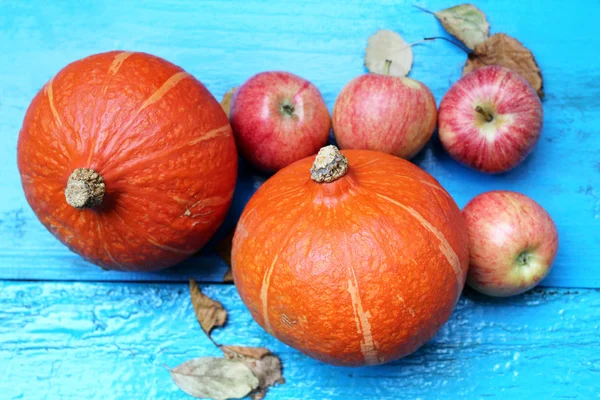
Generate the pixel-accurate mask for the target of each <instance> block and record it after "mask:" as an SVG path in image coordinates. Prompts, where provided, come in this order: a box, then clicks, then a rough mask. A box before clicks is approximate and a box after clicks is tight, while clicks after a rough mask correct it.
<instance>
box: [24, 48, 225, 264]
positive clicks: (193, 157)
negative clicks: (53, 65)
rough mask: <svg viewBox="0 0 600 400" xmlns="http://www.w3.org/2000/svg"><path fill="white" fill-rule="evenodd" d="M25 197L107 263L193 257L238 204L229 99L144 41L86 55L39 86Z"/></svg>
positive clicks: (64, 237) (29, 125)
mask: <svg viewBox="0 0 600 400" xmlns="http://www.w3.org/2000/svg"><path fill="white" fill-rule="evenodd" d="M18 164H19V171H20V172H21V180H22V183H23V189H24V191H25V196H26V197H27V201H28V202H29V204H30V205H31V207H32V208H33V210H34V212H35V213H36V215H37V217H38V218H39V219H40V221H41V222H42V223H43V224H44V226H46V228H48V229H49V230H50V231H51V232H52V233H53V234H54V235H55V236H56V237H57V238H58V239H60V240H61V241H62V242H63V243H64V244H66V245H67V246H68V247H69V248H70V249H71V250H73V251H75V252H77V253H79V254H81V255H82V256H83V257H84V258H86V259H87V260H89V261H92V262H94V263H96V264H98V265H100V266H102V267H104V268H107V269H117V270H155V269H159V268H164V267H168V266H171V265H173V264H175V263H177V262H178V261H180V260H182V259H184V258H186V257H188V256H189V255H191V254H192V253H194V252H195V251H197V250H198V249H199V248H201V247H202V246H203V245H204V243H205V242H206V241H207V240H208V239H209V238H210V237H211V235H212V234H213V233H214V232H215V230H216V229H217V227H218V226H219V224H220V223H221V222H222V221H223V219H224V217H225V214H226V212H227V209H228V207H229V205H230V202H231V198H232V195H233V189H234V186H235V180H236V174H237V153H236V149H235V143H234V139H233V135H232V132H231V128H230V126H229V123H228V121H227V117H226V116H225V113H224V112H223V110H222V109H221V107H220V106H219V103H218V102H217V101H216V100H215V99H214V97H213V96H212V95H211V94H210V93H209V92H208V90H207V89H206V88H205V87H204V86H203V85H202V84H201V83H200V82H199V81H198V80H196V79H195V78H194V77H192V76H191V75H190V74H188V73H186V72H185V71H183V70H182V69H181V68H179V67H177V66H175V65H173V64H171V63H169V62H167V61H165V60H163V59H161V58H158V57H155V56H151V55H149V54H144V53H130V52H109V53H103V54H97V55H93V56H90V57H87V58H84V59H82V60H79V61H76V62H74V63H72V64H70V65H68V66H67V67H65V68H64V69H63V70H62V71H60V72H59V73H58V74H57V75H56V76H55V77H54V78H53V79H51V80H50V81H49V82H48V83H47V84H46V85H45V86H44V87H43V88H42V90H41V91H40V92H39V93H38V94H37V95H36V96H35V98H34V99H33V101H32V103H31V105H30V106H29V109H28V110H27V114H26V116H25V121H24V122H23V128H22V129H21V132H20V135H19V144H18Z"/></svg>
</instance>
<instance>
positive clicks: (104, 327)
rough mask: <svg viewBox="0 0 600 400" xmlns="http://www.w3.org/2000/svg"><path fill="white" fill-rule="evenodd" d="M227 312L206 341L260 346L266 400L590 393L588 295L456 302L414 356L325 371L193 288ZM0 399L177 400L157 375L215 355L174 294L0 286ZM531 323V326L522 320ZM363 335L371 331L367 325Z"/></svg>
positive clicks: (597, 301)
mask: <svg viewBox="0 0 600 400" xmlns="http://www.w3.org/2000/svg"><path fill="white" fill-rule="evenodd" d="M202 291H203V292H204V293H206V294H207V295H209V296H211V297H212V298H214V299H216V300H218V301H220V302H222V303H223V305H224V306H225V308H226V309H227V310H228V312H229V318H228V322H227V325H226V326H225V328H221V329H218V328H217V329H215V330H214V331H213V335H212V336H213V338H214V339H215V340H216V341H217V342H218V343H223V344H228V345H250V346H264V347H267V348H268V349H270V350H272V351H274V352H276V353H277V354H278V355H279V356H280V357H281V359H282V361H283V365H284V375H285V378H286V381H287V383H286V384H284V385H282V386H278V387H275V388H274V389H272V391H270V392H269V394H268V396H267V398H268V399H354V398H377V399H383V400H385V399H390V400H391V399H394V400H395V399H398V398H406V399H415V398H421V399H438V398H466V397H468V398H487V397H493V398H538V399H549V398H582V399H584V398H585V399H590V398H595V397H596V396H598V395H600V385H598V376H599V374H600V335H599V324H600V319H599V316H600V291H598V290H585V289H579V290H574V289H571V290H564V289H544V290H541V289H538V290H535V291H533V292H530V293H528V294H525V295H522V296H519V297H515V298H511V299H504V300H493V299H490V298H487V297H484V296H479V295H476V294H473V293H472V292H468V293H466V295H463V297H462V298H461V300H460V301H459V303H458V306H457V308H456V310H455V312H454V314H453V315H452V317H451V319H450V321H449V322H448V323H447V324H446V325H445V326H444V327H443V328H442V329H441V331H440V332H439V333H438V335H437V336H436V337H435V338H434V339H433V340H432V341H431V342H429V343H428V344H426V345H425V346H424V347H423V348H421V349H420V350H419V351H417V353H415V354H413V355H411V356H409V357H407V358H404V359H403V360H400V361H398V362H395V363H392V364H388V365H383V366H378V367H365V368H344V367H331V366H328V365H326V364H323V363H320V362H318V361H315V360H312V359H310V358H308V357H306V356H304V355H302V354H300V353H298V352H296V351H295V350H293V349H291V348H289V347H288V346H286V345H284V344H282V343H280V342H278V341H277V340H276V339H274V338H273V337H271V336H269V335H268V334H267V333H266V332H265V331H264V330H262V329H261V328H260V327H259V326H258V325H257V324H256V323H255V322H254V321H253V320H252V318H251V316H250V313H248V312H247V310H246V309H245V307H244V306H243V304H242V303H241V301H240V298H239V296H238V294H237V292H236V290H235V288H234V287H233V286H231V285H212V286H203V287H202ZM0 304H1V305H2V306H1V308H0V365H2V366H3V368H2V370H3V374H2V379H0V393H2V395H1V396H0V397H2V398H3V399H7V400H9V399H10V400H12V399H46V398H47V399H55V398H56V399H58V398H60V399H62V400H69V399H82V398H86V399H87V398H90V399H92V398H94V399H96V398H97V399H102V398H104V399H140V398H144V399H146V398H147V399H186V398H188V397H186V395H185V394H184V393H183V392H180V391H179V390H178V389H177V387H176V386H175V385H174V384H173V383H172V381H171V378H170V376H169V373H168V371H167V370H166V369H165V368H164V365H167V366H170V367H174V366H176V365H178V364H180V363H182V362H184V361H186V360H188V359H191V358H194V357H201V356H221V354H220V351H219V350H218V349H217V348H215V347H214V346H213V345H212V344H211V343H210V341H209V340H208V339H207V338H206V336H205V335H204V333H203V332H202V330H201V329H200V326H199V325H198V322H197V321H196V318H195V316H194V311H193V309H192V306H191V304H190V300H189V293H188V288H187V285H185V284H160V285H158V284H148V283H138V284H133V283H129V284H125V283H77V282H71V283H43V284H38V283H10V282H4V283H0ZM533 315H535V318H532V316H533ZM374 329H375V327H374Z"/></svg>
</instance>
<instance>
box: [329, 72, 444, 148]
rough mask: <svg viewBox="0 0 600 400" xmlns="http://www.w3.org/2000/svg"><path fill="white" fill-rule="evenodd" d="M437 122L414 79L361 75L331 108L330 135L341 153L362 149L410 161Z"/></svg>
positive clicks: (433, 108) (429, 96)
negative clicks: (343, 150)
mask: <svg viewBox="0 0 600 400" xmlns="http://www.w3.org/2000/svg"><path fill="white" fill-rule="evenodd" d="M436 118H437V111H436V106H435V99H434V97H433V94H432V93H431V91H430V90H429V89H428V88H427V86H425V85H424V84H422V83H421V82H418V81H416V80H414V79H410V78H406V77H397V76H390V75H384V74H375V73H370V74H365V75H361V76H359V77H357V78H354V79H352V80H351V81H350V82H349V83H348V84H347V85H346V86H345V87H344V88H343V89H342V91H341V92H340V94H339V96H338V98H337V100H336V101H335V106H334V108H333V133H334V136H335V139H336V141H337V143H338V145H339V147H341V148H342V149H367V150H376V151H381V152H384V153H390V154H395V155H397V156H399V157H402V158H406V159H409V158H412V157H413V156H414V155H415V154H417V153H418V152H419V150H421V149H422V148H423V146H425V144H426V143H427V141H428V140H429V138H430V137H431V135H432V134H433V131H434V129H435V123H436Z"/></svg>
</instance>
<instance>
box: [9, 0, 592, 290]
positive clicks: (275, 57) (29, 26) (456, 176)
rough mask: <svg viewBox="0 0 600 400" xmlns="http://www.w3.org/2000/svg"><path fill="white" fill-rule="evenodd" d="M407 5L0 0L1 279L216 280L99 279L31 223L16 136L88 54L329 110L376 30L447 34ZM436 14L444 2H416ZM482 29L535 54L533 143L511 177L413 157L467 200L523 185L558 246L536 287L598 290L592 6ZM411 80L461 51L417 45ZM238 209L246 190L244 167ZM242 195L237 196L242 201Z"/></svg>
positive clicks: (491, 11)
mask: <svg viewBox="0 0 600 400" xmlns="http://www.w3.org/2000/svg"><path fill="white" fill-rule="evenodd" d="M412 3H413V2H412V1H411V0H402V1H394V2H392V1H386V0H380V1H369V2H364V1H358V0H356V1H341V0H338V1H332V2H323V1H320V0H310V1H303V2H301V3H299V2H262V1H258V0H251V1H203V2H194V1H174V0H171V1H147V2H144V3H137V4H136V3H135V2H123V1H118V0H109V1H101V2H93V1H81V2H44V1H29V2H11V1H3V2H2V1H0V48H2V63H0V160H2V161H1V162H0V177H1V179H0V193H2V196H1V197H0V237H1V238H2V239H3V240H2V241H0V278H4V279H69V280H182V279H186V278H187V277H188V276H189V275H195V276H196V277H197V278H198V279H200V280H204V281H219V280H220V278H221V276H222V274H223V272H224V269H225V266H224V265H223V264H222V263H220V262H219V261H218V259H216V258H214V257H201V258H198V259H194V260H191V261H189V262H187V263H185V264H184V265H182V266H181V267H179V268H177V269H175V270H172V271H167V272H164V273H161V274H146V275H139V274H122V273H118V274H117V273H106V272H104V271H101V270H100V269H98V268H96V267H93V266H90V265H88V264H86V263H85V262H83V261H82V260H81V259H80V258H79V257H77V256H75V255H73V254H71V253H70V252H69V251H68V250H67V249H66V248H65V247H64V246H62V245H61V244H60V243H59V242H58V241H56V240H55V239H54V238H53V237H52V236H51V235H50V234H49V233H48V232H46V231H45V229H44V228H43V227H42V226H41V224H39V222H37V220H36V218H35V216H34V215H33V213H32V212H31V210H30V209H29V207H28V205H27V204H26V202H25V199H24V197H23V195H22V193H21V188H20V182H19V177H18V173H17V169H16V163H15V147H16V141H17V134H18V131H19V128H20V124H21V121H22V118H23V116H24V114H25V110H26V108H27V106H28V104H29V101H30V100H31V99H32V98H33V96H34V95H35V93H36V91H37V90H39V88H40V87H41V86H42V85H43V84H44V83H45V82H46V81H47V80H48V79H49V78H50V77H51V76H52V75H54V74H55V73H56V72H57V71H58V70H59V69H60V68H61V67H63V66H64V65H66V64H67V63H69V62H71V61H74V60H75V59H78V58H80V57H84V56H87V55H89V54H91V53H95V52H100V51H106V50H112V49H128V50H139V51H147V52H151V53H155V54H157V55H160V56H163V57H165V58H167V59H169V60H170V61H172V62H175V63H177V64H179V65H181V66H182V67H184V68H186V69H187V70H188V71H189V72H191V73H193V74H194V75H195V76H197V77H198V78H199V79H200V80H202V81H203V82H204V83H205V84H206V85H207V87H208V88H209V89H210V90H211V91H212V93H214V94H215V95H216V96H217V97H220V96H221V95H222V94H223V93H224V92H225V91H226V90H228V89H229V88H230V87H232V86H234V85H239V84H240V83H241V82H243V81H244V80H245V79H247V78H248V77H249V76H251V75H252V74H254V73H257V72H260V71H264V70H272V69H281V70H289V71H292V72H294V73H297V74H299V75H302V76H304V77H306V78H307V79H309V80H311V81H313V82H314V83H315V84H316V85H317V86H318V87H319V88H320V89H321V91H322V92H323V95H324V97H325V99H326V101H327V104H328V106H329V107H330V109H331V107H332V106H333V103H334V101H335V97H336V95H337V93H338V92H339V91H340V89H341V88H342V87H343V85H344V84H345V83H346V82H347V81H348V80H350V79H351V78H353V77H354V76H356V75H358V74H361V73H363V72H364V68H363V65H362V54H363V50H364V46H365V41H366V38H367V37H368V36H369V35H370V34H371V33H373V32H374V31H375V30H376V29H378V28H390V29H394V30H397V31H398V32H400V33H401V34H402V35H403V36H404V37H405V38H406V40H407V41H408V42H416V41H419V40H421V39H422V38H423V37H424V36H436V35H443V34H444V33H443V31H442V29H441V27H440V26H439V24H438V23H437V22H436V21H435V19H434V18H433V17H432V16H431V15H429V14H426V13H423V12H421V11H419V10H417V9H415V8H413V7H412V6H411V5H412ZM419 4H420V5H422V6H425V7H427V8H429V9H432V10H438V9H441V8H444V7H447V6H449V5H452V4H453V3H452V2H445V1H440V0H431V1H427V2H424V3H423V2H420V3H419ZM477 5H478V6H479V7H480V8H482V9H483V10H484V11H485V12H486V13H487V14H488V16H489V20H490V22H491V24H492V32H507V33H510V34H512V35H514V36H516V37H517V38H519V39H520V40H521V41H522V42H523V43H524V44H525V45H526V46H528V47H530V48H531V49H533V51H534V53H535V56H536V58H537V60H538V62H539V64H540V66H541V68H542V70H543V72H544V79H545V92H546V99H545V100H544V108H545V121H544V123H545V125H544V130H543V134H542V135H543V136H542V139H541V141H540V143H539V145H538V147H537V148H536V150H535V152H534V154H533V155H532V156H531V157H530V158H529V159H528V160H527V161H526V162H525V163H524V164H523V165H522V166H521V167H519V168H517V169H516V170H514V171H512V172H510V173H508V174H504V175H502V176H494V177H490V176H485V175H482V174H479V173H476V172H474V171H470V170H467V169H466V168H463V167H461V166H459V165H458V164H457V163H455V162H454V161H452V160H451V159H450V158H449V157H448V156H447V155H446V154H445V153H444V152H443V150H442V149H441V147H440V145H439V142H438V141H437V140H433V141H432V143H430V144H429V145H428V146H427V147H426V149H425V150H424V151H422V152H421V153H420V154H419V155H418V156H417V157H416V158H415V160H414V161H415V162H416V163H417V164H419V165H420V166H421V167H423V168H424V169H426V170H427V171H429V172H430V173H432V174H433V175H434V176H435V177H436V178H437V179H438V180H440V182H441V183H442V184H443V185H444V186H445V187H446V188H447V189H448V190H449V192H450V193H451V194H452V195H453V196H454V197H455V199H456V200H457V202H458V203H459V205H461V206H462V205H464V204H465V203H466V202H467V201H468V200H469V199H470V198H471V197H473V196H474V195H476V194H478V193H480V192H483V191H486V190H490V189H511V190H517V191H521V192H523V193H525V194H528V195H530V196H531V197H533V198H534V199H536V200H537V201H539V202H540V203H541V204H542V205H543V206H544V207H546V208H547V209H548V211H549V212H550V213H551V214H552V216H553V217H554V219H555V220H556V223H557V225H558V228H559V232H560V239H561V248H560V251H559V255H558V258H557V262H556V265H555V268H554V270H553V271H552V273H551V274H550V276H549V277H548V278H547V279H546V280H545V282H544V284H546V285H550V286H578V287H600V269H599V268H595V266H597V265H599V263H600V137H599V136H598V135H597V134H596V132H597V131H598V130H599V129H600V107H599V106H600V100H599V99H600V83H599V82H600V68H598V57H597V54H596V52H595V51H594V50H593V49H596V48H598V47H600V37H599V36H598V35H596V34H595V32H594V31H593V29H594V27H595V26H596V25H597V22H596V21H595V18H596V16H597V15H599V14H600V3H598V2H587V3H585V5H580V6H575V5H573V4H572V2H564V1H561V2H557V1H550V2H546V3H544V5H543V6H541V5H540V4H539V3H538V2H525V1H511V2H497V1H496V2H494V1H491V0H486V1H478V2H477ZM414 52H415V64H414V67H413V71H412V72H411V76H412V77H413V78H415V79H419V80H422V81H423V82H424V83H425V84H427V85H428V86H429V87H430V88H431V89H432V91H433V93H434V94H435V97H436V99H437V100H438V101H439V100H440V99H441V97H442V96H443V94H444V93H445V92H446V90H447V89H448V87H449V86H450V85H451V83H452V82H453V81H455V80H456V79H457V78H458V77H459V74H460V70H461V65H462V62H463V61H464V59H465V55H464V54H462V53H461V51H460V50H458V49H456V48H455V47H453V46H451V45H449V44H448V43H444V42H437V43H427V44H422V45H418V46H415V47H414ZM245 173H246V178H244V179H245V180H242V182H241V185H242V186H243V187H242V188H241V189H240V191H239V192H238V193H239V194H238V207H239V209H237V210H236V211H234V212H233V214H232V217H231V219H230V220H229V225H230V226H231V225H232V224H233V223H234V222H235V216H236V213H237V212H239V210H240V209H241V206H242V205H243V202H244V199H245V198H247V196H248V195H249V194H250V193H251V191H252V189H251V188H252V187H255V186H256V185H255V183H256V182H255V181H253V180H252V179H251V178H250V176H252V172H251V171H250V170H246V171H245ZM244 196H245V197H244Z"/></svg>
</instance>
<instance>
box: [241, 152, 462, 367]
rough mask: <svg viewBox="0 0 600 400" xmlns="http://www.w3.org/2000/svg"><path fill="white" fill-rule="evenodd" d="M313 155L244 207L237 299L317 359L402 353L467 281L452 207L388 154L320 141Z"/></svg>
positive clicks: (434, 326) (434, 323)
mask: <svg viewBox="0 0 600 400" xmlns="http://www.w3.org/2000/svg"><path fill="white" fill-rule="evenodd" d="M344 156H345V157H344ZM314 160H315V162H314V164H313V166H312V169H311V163H312V162H313V158H306V159H303V160H300V161H298V162H296V163H294V164H292V165H290V166H288V167H286V168H284V169H283V170H281V171H280V172H278V173H277V174H276V175H274V176H273V177H272V178H271V179H269V180H268V181H267V182H265V184H264V185H263V186H261V187H260V189H259V190H258V191H257V192H256V193H255V195H254V196H253V197H252V198H251V199H250V201H249V203H248V205H247V206H246V209H245V210H244V212H243V214H242V216H241V219H240V221H239V223H238V226H237V228H236V232H235V235H234V239H233V252H232V263H233V277H234V281H235V284H236V286H237V289H238V291H239V293H240V296H241V298H242V300H243V301H244V303H245V304H246V306H248V308H249V309H250V312H251V313H252V316H253V317H254V319H255V320H256V321H257V322H258V323H259V324H260V325H261V326H262V327H263V328H265V329H266V330H267V331H268V332H269V333H271V334H272V335H274V336H275V337H277V338H279V339H280V340H281V341H283V342H285V343H287V344H289V345H290V346H292V347H294V348H296V349H298V350H300V351H302V352H303V353H305V354H307V355H309V356H311V357H314V358H316V359H319V360H322V361H325V362H328V363H331V364H335V365H351V366H360V365H373V364H382V363H386V362H390V361H393V360H396V359H398V358H400V357H403V356H405V355H407V354H409V353H411V352H413V351H415V350H416V349H418V348H419V347H420V346H421V345H422V344H424V343H425V342H426V341H428V340H429V339H431V338H432V337H433V336H434V335H435V333H436V332H437V331H438V330H439V328H440V327H441V326H442V325H443V324H444V323H445V322H446V321H447V319H448V317H449V316H450V314H451V313H452V310H453V308H454V305H455V304H456V302H457V300H458V298H459V296H460V293H461V291H462V289H463V286H464V283H465V276H466V273H467V267H468V261H469V252H468V241H467V240H468V239H467V232H466V229H465V224H464V221H463V219H462V217H461V213H460V210H459V209H458V207H457V206H456V204H455V203H454V201H453V200H452V198H451V197H450V195H449V194H448V193H447V192H446V191H445V190H444V189H443V188H442V187H441V186H440V184H439V183H438V182H437V181H436V180H435V179H434V178H433V177H431V176H430V175H429V174H427V173H426V172H424V171H423V170H421V169H419V168H418V167H416V166H415V165H413V164H411V163H410V162H408V161H405V160H403V159H400V158H397V157H394V156H392V155H388V154H383V153H377V152H372V151H368V150H347V151H344V152H343V155H342V153H340V152H339V151H338V150H337V148H335V147H334V146H328V147H325V148H323V149H321V151H320V152H319V154H318V155H317V157H316V159H314ZM309 170H310V172H309Z"/></svg>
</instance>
